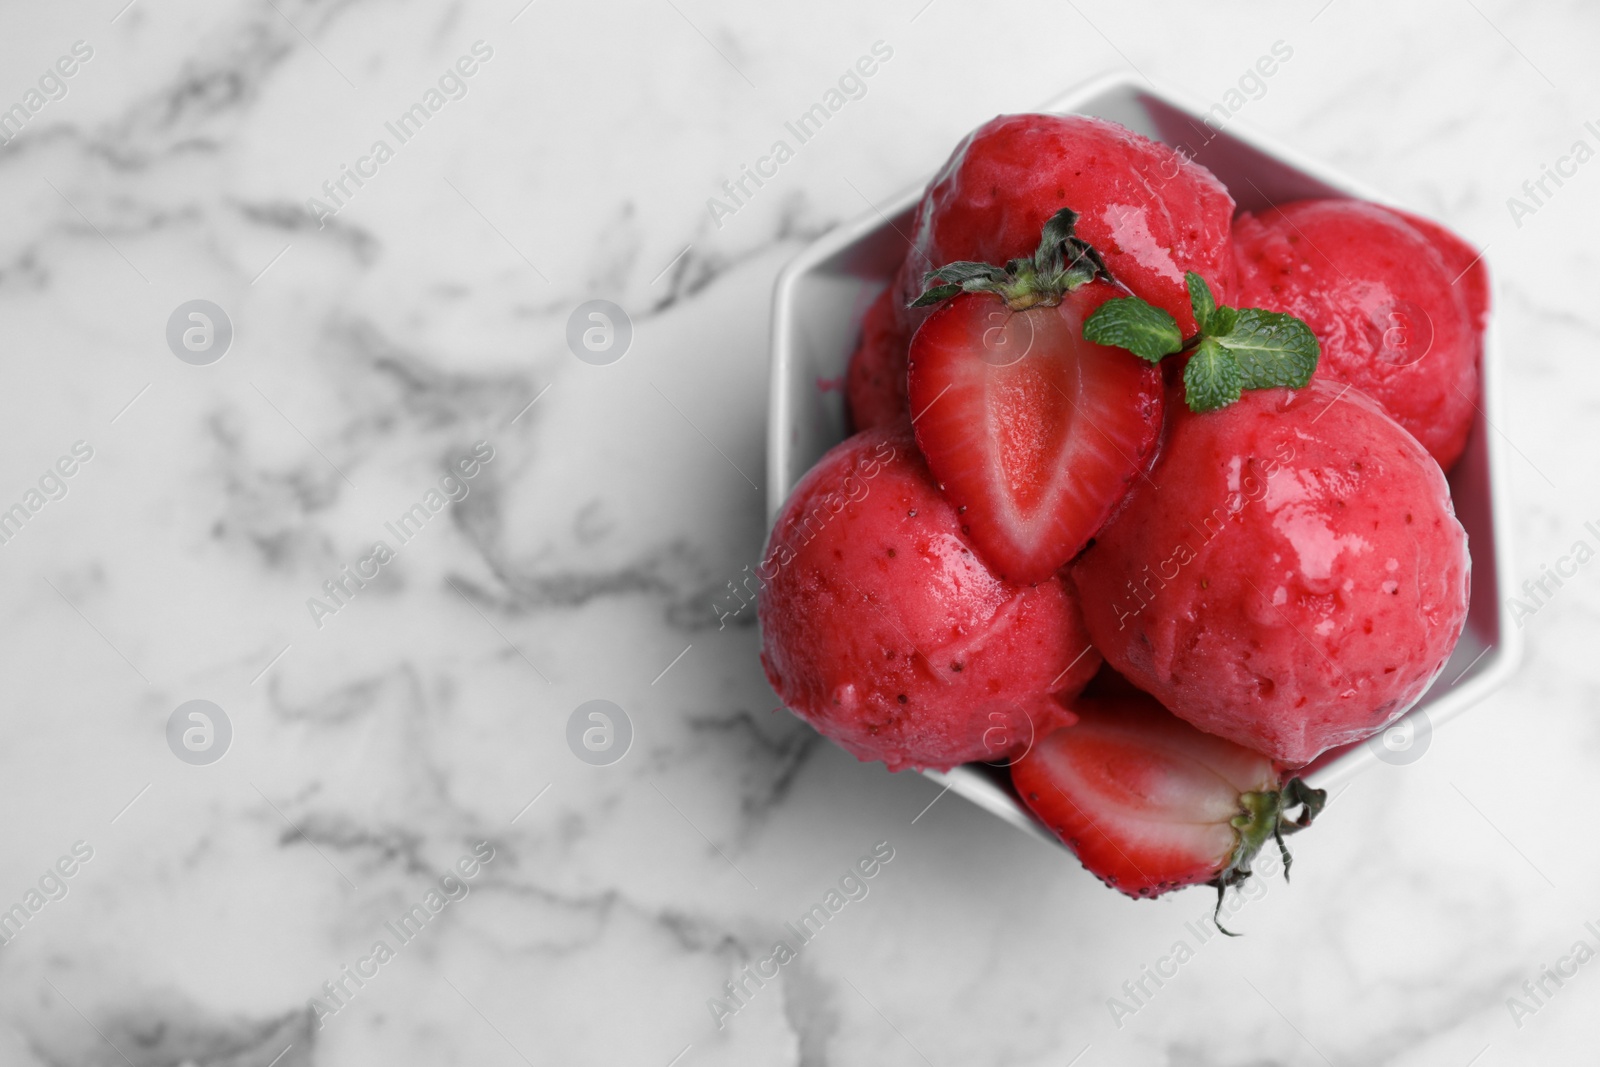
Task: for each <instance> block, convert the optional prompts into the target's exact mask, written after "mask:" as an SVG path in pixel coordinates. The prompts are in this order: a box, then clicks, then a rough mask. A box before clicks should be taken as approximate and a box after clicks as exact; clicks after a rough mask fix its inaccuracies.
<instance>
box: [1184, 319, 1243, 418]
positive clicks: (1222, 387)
mask: <svg viewBox="0 0 1600 1067" xmlns="http://www.w3.org/2000/svg"><path fill="white" fill-rule="evenodd" d="M1240 388H1241V374H1240V371H1239V363H1238V361H1237V360H1236V359H1235V358H1234V356H1233V353H1232V352H1230V351H1228V350H1227V349H1226V348H1224V347H1222V344H1221V343H1220V342H1218V341H1216V340H1214V339H1213V338H1210V337H1207V338H1204V339H1203V340H1202V341H1201V342H1200V347H1199V348H1196V349H1195V350H1194V355H1192V356H1190V357H1189V365H1188V366H1187V367H1185V368H1183V389H1184V399H1185V400H1187V401H1188V403H1189V410H1190V411H1193V412H1197V413H1198V412H1203V411H1215V410H1217V409H1218V408H1225V407H1227V406H1228V405H1229V404H1231V403H1233V402H1234V401H1235V400H1238V399H1239V392H1240Z"/></svg>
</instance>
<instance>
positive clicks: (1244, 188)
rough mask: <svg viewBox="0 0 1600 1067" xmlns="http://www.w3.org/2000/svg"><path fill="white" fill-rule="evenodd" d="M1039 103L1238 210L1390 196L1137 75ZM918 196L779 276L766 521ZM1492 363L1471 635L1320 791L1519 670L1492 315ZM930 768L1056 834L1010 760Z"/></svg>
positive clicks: (834, 417)
mask: <svg viewBox="0 0 1600 1067" xmlns="http://www.w3.org/2000/svg"><path fill="white" fill-rule="evenodd" d="M1040 110H1042V111H1049V112H1058V113H1067V112H1072V113H1077V114H1084V115H1093V116H1097V117H1099V118H1104V119H1109V120H1111V121H1114V122H1118V123H1121V124H1122V125H1124V126H1126V127H1128V128H1129V129H1132V130H1135V131H1137V132H1138V133H1141V134H1144V135H1145V136H1147V137H1150V138H1152V139H1154V140H1157V141H1162V142H1165V143H1167V144H1170V145H1172V146H1174V147H1177V148H1179V149H1181V150H1183V151H1185V152H1187V153H1188V154H1189V155H1190V156H1191V157H1192V158H1193V159H1194V160H1195V161H1196V162H1198V163H1200V164H1202V165H1203V166H1205V167H1206V168H1208V169H1209V170H1210V171H1211V172H1212V173H1214V174H1215V175H1216V176H1217V177H1218V178H1220V179H1221V180H1222V182H1223V183H1224V184H1226V185H1227V187H1228V189H1229V191H1230V192H1231V193H1232V194H1233V197H1234V200H1235V201H1236V202H1237V203H1238V206H1239V208H1240V209H1241V210H1249V211H1258V210H1262V209H1265V208H1268V207H1271V206H1272V205H1274V204H1279V203H1286V202H1288V201H1291V200H1299V199H1304V198H1307V197H1359V198H1361V199H1366V200H1373V201H1377V202H1379V203H1385V202H1387V201H1386V198H1385V197H1383V196H1382V195H1381V194H1379V193H1377V192H1375V191H1373V190H1371V189H1368V188H1365V187H1363V186H1362V185H1361V184H1360V183H1358V182H1355V181H1353V180H1350V179H1348V178H1346V177H1344V176H1342V175H1339V174H1336V173H1334V172H1332V171H1330V170H1329V169H1328V168H1326V167H1324V166H1322V165H1320V164H1317V163H1315V162H1313V161H1310V160H1307V159H1304V158H1301V157H1300V156H1299V155H1297V154H1296V153H1295V152H1293V151H1292V150H1290V149H1288V148H1285V147H1283V146H1281V145H1276V144H1272V143H1271V142H1270V141H1268V140H1267V139H1266V138H1263V137H1261V136H1260V135H1258V134H1254V133H1245V132H1243V131H1240V130H1237V129H1234V128H1231V127H1224V128H1221V129H1218V128H1216V127H1215V125H1210V124H1208V123H1207V122H1206V121H1205V120H1204V119H1203V118H1202V111H1201V110H1200V109H1198V108H1197V107H1195V106H1194V105H1192V104H1187V103H1185V102H1183V101H1182V100H1181V99H1179V98H1178V97H1176V96H1174V95H1173V94H1170V93H1168V92H1165V91H1160V92H1158V91H1156V90H1154V89H1152V88H1150V87H1149V86H1148V85H1146V84H1145V83H1144V81H1143V80H1142V79H1139V78H1136V77H1134V76H1133V75H1131V74H1116V75H1111V76H1108V77H1104V78H1099V79H1096V80H1094V81H1092V82H1090V83H1087V84H1085V85H1083V86H1080V87H1079V88H1077V89H1074V90H1073V91H1071V92H1069V93H1066V94H1064V95H1063V96H1061V97H1059V98H1057V99H1056V100H1053V101H1051V102H1050V103H1048V104H1047V105H1045V106H1044V107H1043V108H1041V109H1040ZM921 192H922V187H921V186H920V185H919V186H918V187H917V188H916V189H913V190H910V191H908V192H906V193H905V194H903V195H901V196H900V197H898V198H896V199H895V200H894V201H893V202H892V203H889V204H886V205H879V206H878V207H877V208H876V209H874V210H873V211H870V212H868V213H867V214H865V215H863V216H862V217H861V218H859V219H857V220H855V221H854V222H851V223H848V224H845V225H843V226H840V227H838V228H837V229H835V230H834V231H833V232H831V233H829V234H827V235H826V236H824V237H822V238H821V239H819V240H818V241H816V242H815V243H814V244H812V245H811V246H810V247H809V248H807V249H806V250H805V251H804V252H802V253H801V254H800V255H799V256H798V257H797V258H796V259H795V260H794V261H793V262H792V263H791V264H790V265H789V266H788V267H787V268H786V269H785V270H784V272H783V274H782V275H781V276H780V278H779V279H778V284H777V290H776V294H775V302H774V309H773V348H772V378H771V386H770V388H771V392H770V398H769V402H770V412H769V415H770V421H769V425H768V437H767V509H768V518H769V520H770V518H771V517H772V516H774V515H776V514H777V512H778V510H779V508H781V506H782V504H783V501H784V499H785V498H786V497H787V496H788V494H789V491H790V490H791V489H792V488H793V487H794V485H795V483H796V482H797V481H799V479H800V477H801V476H802V475H803V474H804V473H805V472H806V470H808V469H809V468H810V467H811V465H812V464H814V463H815V462H816V461H817V460H818V459H819V458H820V457H821V456H822V454H823V453H824V452H826V451H827V450H828V449H829V448H831V447H833V446H834V445H835V444H837V443H838V442H840V441H842V440H843V439H844V438H845V435H846V425H845V413H844V392H843V388H842V385H843V380H844V373H845V368H846V365H847V364H848V362H849V358H850V352H851V350H852V348H853V347H854V345H855V341H856V339H857V337H858V336H859V332H860V325H861V318H862V315H863V313H864V312H865V311H866V309H867V306H868V305H869V304H870V303H871V302H872V300H873V299H874V298H875V297H876V296H877V295H878V294H879V292H881V291H882V289H883V287H884V286H885V285H887V284H888V282H889V279H890V278H891V277H892V276H893V274H894V272H895V270H896V269H897V268H898V267H899V264H900V260H901V259H902V258H903V257H904V255H905V253H906V249H907V247H908V239H909V235H910V233H911V222H912V214H913V212H914V210H915V207H916V203H917V199H918V197H919V196H920V195H921ZM1482 371H1483V374H1482V382H1483V395H1482V399H1481V400H1480V402H1479V410H1478V413H1477V418H1476V422H1475V424H1474V426H1473V430H1472V436H1471V440H1470V441H1469V443H1468V445H1467V451H1466V453H1465V454H1464V455H1463V456H1462V458H1461V460H1460V461H1459V462H1458V463H1457V464H1456V466H1455V468H1454V469H1453V470H1452V471H1451V472H1450V475H1449V481H1450V489H1451V493H1452V495H1453V498H1454V501H1455V508H1456V514H1457V516H1458V517H1459V519H1460V520H1461V524H1462V525H1463V526H1464V527H1465V528H1466V531H1467V537H1468V546H1469V551H1470V552H1471V555H1472V599H1471V607H1470V611H1469V614H1468V619H1467V626H1466V631H1465V633H1463V635H1462V637H1461V641H1460V643H1459V644H1458V645H1457V647H1456V649H1455V652H1454V654H1453V655H1452V656H1451V658H1450V661H1449V663H1447V664H1446V665H1445V668H1444V670H1443V671H1442V672H1441V673H1440V675H1439V677H1438V678H1436V679H1435V680H1434V683H1433V685H1432V687H1431V688H1429V690H1428V691H1427V692H1426V693H1425V694H1424V695H1423V696H1422V698H1421V699H1420V700H1419V701H1418V702H1417V704H1416V705H1415V706H1414V707H1413V708H1412V709H1411V710H1410V711H1409V712H1408V713H1407V715H1406V716H1405V717H1404V718H1403V719H1402V720H1400V722H1398V723H1396V724H1395V725H1394V726H1392V727H1390V728H1389V730H1387V731H1385V732H1384V733H1383V734H1381V735H1379V736H1378V737H1376V738H1373V739H1372V740H1370V741H1368V742H1363V743H1360V744H1355V745H1349V746H1345V747H1343V748H1339V749H1335V750H1333V751H1330V752H1327V753H1324V754H1323V755H1322V756H1321V757H1319V758H1318V759H1317V760H1316V762H1314V763H1313V764H1312V765H1311V766H1310V767H1309V768H1307V770H1306V771H1305V772H1303V773H1304V777H1306V778H1307V780H1308V781H1310V783H1311V784H1312V785H1314V786H1318V787H1323V788H1326V787H1328V786H1330V785H1337V784H1339V783H1341V782H1343V781H1345V780H1347V779H1348V778H1349V777H1351V776H1352V775H1354V774H1356V773H1358V772H1359V771H1361V770H1363V769H1365V768H1367V767H1369V766H1371V764H1373V763H1375V762H1378V761H1380V760H1382V761H1384V762H1389V763H1392V764H1404V763H1408V762H1413V761H1414V760H1415V759H1416V758H1420V756H1421V755H1422V754H1423V753H1424V752H1425V751H1426V747H1427V746H1428V745H1429V744H1430V743H1431V739H1432V732H1433V730H1434V729H1435V728H1436V727H1438V726H1440V725H1441V724H1443V723H1444V722H1445V721H1447V720H1448V719H1450V718H1452V717H1453V716H1455V715H1456V714H1459V713H1460V712H1461V711H1463V710H1465V709H1466V708H1467V707H1469V706H1470V705H1472V704H1473V703H1475V702H1476V701H1478V700H1480V699H1482V698H1483V697H1484V696H1485V695H1486V694H1488V693H1489V692H1491V691H1492V690H1494V689H1495V688H1497V687H1498V686H1499V685H1501V684H1502V683H1503V682H1504V681H1505V679H1506V678H1507V677H1509V676H1510V674H1511V673H1512V672H1513V671H1514V670H1515V668H1516V664H1517V660H1518V656H1519V653H1520V645H1519V642H1518V638H1517V630H1516V627H1515V625H1514V624H1513V623H1512V621H1511V618H1510V612H1509V608H1508V607H1507V606H1506V604H1505V601H1506V596H1505V594H1504V590H1503V589H1502V585H1503V584H1509V575H1510V573H1511V572H1510V568H1509V565H1508V559H1509V544H1508V541H1507V538H1506V530H1505V527H1506V525H1507V510H1506V509H1507V504H1506V501H1505V499H1504V492H1505V483H1506V475H1505V457H1504V454H1503V453H1504V446H1503V442H1502V441H1501V440H1500V438H1499V436H1498V431H1496V430H1495V429H1494V425H1495V424H1496V423H1498V421H1499V416H1498V414H1497V411H1498V389H1499V373H1500V371H1499V364H1498V351H1497V345H1496V340H1495V336H1494V324H1493V322H1492V321H1491V323H1490V326H1489V330H1488V333H1487V335H1486V336H1485V338H1484V351H1483V368H1482ZM925 773H926V774H927V775H928V777H930V778H933V779H934V780H936V781H938V782H940V783H941V784H942V785H944V786H946V787H947V788H949V789H950V790H952V791H954V792H957V793H959V794H961V795H962V796H964V797H966V798H967V799H968V800H971V801H972V802H973V803H975V804H978V805H979V806H981V807H983V808H986V809H988V810H989V811H991V812H993V813H994V814H996V815H998V816H999V817H1001V818H1002V819H1004V820H1006V821H1007V822H1009V823H1012V824H1013V825H1015V826H1017V827H1019V828H1020V829H1022V830H1024V831H1025V832H1028V833H1033V834H1036V835H1038V836H1040V837H1043V838H1046V839H1049V840H1052V841H1053V840H1054V838H1051V837H1050V835H1049V834H1048V833H1047V832H1046V831H1045V830H1043V829H1042V828H1041V827H1039V826H1038V824H1036V823H1035V822H1034V821H1033V819H1032V818H1031V817H1030V816H1029V814H1028V813H1027V811H1026V810H1024V809H1023V807H1022V806H1021V805H1020V803H1019V802H1018V801H1017V798H1016V797H1015V795H1014V794H1013V793H1012V792H1011V789H1010V785H1009V776H1008V775H1007V774H1006V772H1005V771H1004V770H1003V769H996V768H993V767H988V766H985V765H979V764H973V765H968V766H964V767H957V768H955V769H954V770H952V771H950V772H948V773H942V774H941V773H937V772H931V771H930V772H925Z"/></svg>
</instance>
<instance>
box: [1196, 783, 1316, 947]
mask: <svg viewBox="0 0 1600 1067" xmlns="http://www.w3.org/2000/svg"><path fill="white" fill-rule="evenodd" d="M1327 802H1328V791H1327V790H1326V789H1312V788H1311V787H1310V786H1308V785H1306V783H1305V781H1304V780H1303V779H1300V778H1291V779H1289V781H1288V782H1287V783H1285V784H1284V787H1283V788H1282V789H1272V790H1266V791H1263V792H1259V793H1244V794H1242V795H1241V796H1240V797H1239V803H1240V805H1241V806H1242V807H1243V809H1244V810H1243V811H1241V812H1240V813H1239V814H1237V815H1235V816H1234V817H1233V819H1232V822H1231V825H1232V826H1233V828H1234V830H1235V831H1237V833H1238V835H1239V840H1238V843H1237V844H1236V845H1235V846H1234V849H1233V855H1232V856H1231V857H1229V859H1228V865H1227V866H1226V867H1224V868H1223V869H1222V872H1221V873H1220V874H1218V875H1217V876H1216V877H1215V878H1214V879H1212V880H1211V882H1210V884H1211V885H1214V886H1216V887H1217V909H1216V911H1215V912H1214V913H1213V914H1212V921H1213V922H1215V923H1216V924H1217V929H1218V930H1221V931H1222V932H1223V933H1225V934H1227V935H1228V936H1229V937H1237V936H1239V935H1237V934H1235V933H1234V932H1233V931H1232V930H1229V929H1228V928H1227V927H1225V926H1223V925H1222V899H1223V895H1224V893H1226V891H1227V890H1228V888H1229V887H1230V886H1236V885H1242V884H1243V883H1244V881H1245V879H1247V878H1249V877H1250V874H1251V870H1250V862H1251V861H1252V860H1253V859H1255V857H1256V854H1257V853H1259V852H1260V851H1261V849H1262V848H1263V847H1264V846H1265V845H1266V843H1267V841H1268V840H1269V839H1270V840H1273V841H1276V842H1277V843H1278V852H1279V854H1280V855H1282V857H1283V880H1284V881H1286V882H1287V881H1288V880H1289V865H1290V864H1291V863H1292V862H1293V860H1294V857H1293V856H1291V855H1289V846H1288V845H1285V844H1284V843H1283V835H1284V834H1292V833H1296V832H1298V831H1300V830H1304V829H1305V828H1306V827H1308V826H1310V825H1311V821H1312V820H1313V819H1315V818H1316V817H1317V815H1318V814H1320V813H1321V811H1322V808H1323V805H1325V804H1326V803H1327ZM1295 808H1299V809H1300V814H1299V815H1297V816H1295V817H1294V818H1292V819H1291V818H1290V817H1289V813H1290V812H1291V811H1293V810H1294V809H1295Z"/></svg>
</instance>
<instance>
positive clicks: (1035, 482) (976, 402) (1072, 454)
mask: <svg viewBox="0 0 1600 1067" xmlns="http://www.w3.org/2000/svg"><path fill="white" fill-rule="evenodd" d="M1075 220H1076V216H1075V215H1074V214H1073V212H1071V211H1070V210H1064V211H1061V212H1058V213H1057V214H1056V215H1055V216H1054V217H1053V218H1051V220H1050V221H1049V222H1048V223H1046V224H1045V227H1044V233H1043V235H1042V237H1041V240H1040V243H1039V249H1038V251H1037V252H1035V253H1034V256H1033V258H1032V259H1016V260H1012V261H1011V263H1009V264H1008V265H1007V266H1006V267H1004V268H1001V267H994V266H989V265H987V264H980V263H952V264H950V265H948V266H946V267H943V268H941V269H940V270H938V271H934V272H933V273H932V274H930V275H929V276H928V278H929V280H930V281H933V280H938V281H940V282H943V283H945V284H943V285H940V286H938V287H936V288H933V289H930V290H929V291H928V292H927V293H925V294H923V296H922V297H921V298H919V299H918V300H917V301H916V303H918V304H919V305H927V304H931V303H935V302H938V301H945V300H947V301H948V302H946V303H944V304H943V306H942V307H939V308H938V309H937V310H936V311H934V313H933V314H932V315H930V316H929V317H928V319H927V321H926V322H924V323H923V324H922V326H921V327H920V328H919V329H918V330H917V332H916V335H915V336H914V337H913V338H912V341H911V355H910V370H909V376H908V392H909V396H910V401H911V412H912V422H913V425H914V426H915V429H916V436H917V446H918V447H919V448H920V449H921V450H922V454H923V456H925V457H926V458H927V461H928V468H929V469H930V470H931V471H932V472H933V475H934V477H935V478H936V479H938V481H939V483H940V485H941V487H942V488H943V490H944V493H945V496H946V497H947V498H948V499H949V500H950V501H951V503H953V504H955V505H956V508H957V510H958V512H959V513H960V514H961V516H962V524H963V525H962V530H963V532H964V533H966V534H967V536H968V537H969V538H970V539H971V541H972V543H973V545H974V546H976V547H977V549H978V551H979V553H980V554H982V555H983V557H984V559H985V560H986V561H987V562H988V563H989V565H990V566H991V567H992V568H993V569H994V570H995V571H997V572H998V573H999V574H1000V575H1001V576H1002V577H1004V578H1006V579H1007V580H1009V581H1013V582H1037V581H1041V580H1043V579H1045V578H1047V577H1049V576H1050V575H1051V574H1052V573H1053V572H1054V571H1055V570H1056V568H1058V567H1060V566H1061V565H1062V564H1064V563H1066V562H1067V561H1069V560H1070V559H1072V557H1073V556H1075V555H1077V553H1078V551H1079V550H1080V549H1082V548H1083V546H1084V545H1085V544H1086V543H1087V542H1088V541H1089V539H1090V538H1091V537H1093V536H1094V534H1095V531H1096V530H1098V529H1099V528H1100V527H1101V525H1103V524H1104V523H1105V521H1106V519H1107V517H1109V516H1110V514H1111V512H1112V509H1113V508H1115V507H1116V505H1117V504H1118V502H1119V501H1121V500H1122V498H1123V496H1124V495H1125V494H1126V493H1127V491H1128V488H1129V485H1130V484H1131V483H1132V481H1133V480H1134V479H1135V478H1137V477H1138V476H1139V475H1140V473H1141V472H1142V471H1143V470H1144V468H1145V465H1146V462H1147V461H1148V460H1149V459H1150V456H1151V453H1152V452H1153V451H1154V449H1155V446H1156V441H1157V438H1158V437H1159V435H1160V430H1161V411H1162V388H1161V372H1160V371H1159V370H1158V369H1157V368H1156V367H1155V366H1154V365H1152V364H1151V363H1148V362H1145V361H1143V360H1141V359H1139V358H1137V357H1135V356H1134V355H1132V354H1131V353H1129V352H1127V351H1126V350H1124V349H1121V348H1111V347H1105V346H1101V345H1097V344H1092V343H1090V342H1089V341H1086V340H1084V339H1083V320H1084V319H1085V318H1086V317H1087V316H1088V315H1089V314H1090V313H1091V312H1092V311H1094V310H1095V309H1096V308H1098V307H1099V306H1100V305H1101V304H1103V303H1105V302H1106V301H1107V300H1110V299H1113V298H1115V297H1118V296H1122V295H1125V291H1124V290H1121V289H1119V288H1117V287H1116V286H1114V285H1113V284H1111V283H1110V282H1109V280H1107V276H1106V274H1105V267H1104V264H1103V263H1101V262H1100V259H1099V256H1098V255H1097V254H1096V253H1095V251H1094V249H1092V248H1090V247H1089V246H1088V245H1085V244H1084V243H1083V242H1081V241H1079V240H1078V239H1077V238H1075V237H1073V236H1072V226H1073V223H1074V221H1075ZM951 297H953V299H950V298H951Z"/></svg>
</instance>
